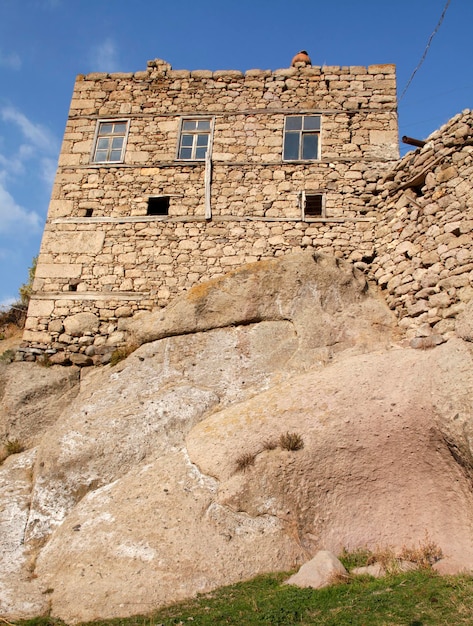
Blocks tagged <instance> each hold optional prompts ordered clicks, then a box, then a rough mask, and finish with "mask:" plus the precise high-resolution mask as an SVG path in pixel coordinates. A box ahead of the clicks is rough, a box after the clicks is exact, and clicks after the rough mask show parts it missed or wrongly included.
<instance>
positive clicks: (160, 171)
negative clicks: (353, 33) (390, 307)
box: [24, 60, 398, 362]
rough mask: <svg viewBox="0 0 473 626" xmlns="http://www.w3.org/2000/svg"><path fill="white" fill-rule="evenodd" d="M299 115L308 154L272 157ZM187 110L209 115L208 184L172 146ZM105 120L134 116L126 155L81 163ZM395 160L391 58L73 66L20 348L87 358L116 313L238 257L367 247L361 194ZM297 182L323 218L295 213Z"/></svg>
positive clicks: (153, 302) (98, 349) (102, 343)
mask: <svg viewBox="0 0 473 626" xmlns="http://www.w3.org/2000/svg"><path fill="white" fill-rule="evenodd" d="M294 114H298V115H303V114H309V115H320V117H321V132H320V141H321V154H320V159H318V160H317V161H295V162H284V161H283V159H282V145H283V134H284V120H285V117H286V116H287V115H294ZM189 115H190V116H192V115H205V116H209V117H211V118H212V124H213V134H212V148H211V160H212V171H211V179H210V184H209V185H208V189H206V166H205V163H204V162H202V161H179V159H177V144H178V137H179V127H180V126H179V125H180V120H181V119H182V117H183V116H189ZM104 119H106V120H118V121H129V134H128V138H127V146H126V153H125V158H124V161H123V163H119V164H116V163H113V164H112V163H111V164H106V165H104V164H96V163H93V162H92V153H93V147H94V140H95V134H96V128H97V124H98V122H99V121H103V120H104ZM397 158H398V147H397V113H396V81H395V69H394V66H392V65H373V66H369V67H367V68H365V67H305V66H298V67H295V68H287V69H282V70H276V71H275V72H270V71H264V70H250V71H248V72H246V73H245V74H243V73H241V72H237V71H218V72H210V71H194V72H188V71H184V70H177V71H175V70H172V69H171V67H170V66H169V65H168V64H167V63H165V62H163V61H160V60H156V61H152V62H149V63H148V68H147V70H146V71H144V72H136V73H134V74H111V75H108V74H89V75H87V76H79V77H78V78H77V81H76V85H75V88H74V94H73V97H72V101H71V107H70V113H69V118H68V122H67V126H66V131H65V134H64V141H63V146H62V150H61V155H60V159H59V166H58V172H57V176H56V180H55V184H54V188H53V193H52V198H51V203H50V208H49V212H48V219H47V224H46V227H45V232H44V236H43V241H42V245H41V250H40V255H39V260H38V266H37V272H36V279H35V283H34V294H33V298H32V300H31V303H30V308H29V312H28V319H27V325H26V330H25V335H24V340H25V343H26V344H27V346H28V349H29V350H30V353H31V352H32V353H35V352H38V353H41V352H43V351H45V350H46V351H47V352H49V353H51V354H53V353H55V352H56V351H64V350H66V351H67V352H68V353H71V354H72V355H74V354H76V355H77V354H80V355H82V356H84V355H85V356H86V357H87V358H89V359H90V358H93V359H94V362H97V360H99V359H100V358H102V357H101V353H106V352H107V350H108V351H110V350H111V349H112V348H113V347H114V346H116V345H120V342H121V340H122V336H121V335H120V333H119V331H118V330H117V329H118V320H119V319H120V317H123V316H128V315H132V314H133V313H134V312H135V311H137V310H142V309H151V308H153V307H155V306H165V305H166V304H167V303H168V302H169V300H170V298H172V297H173V296H175V295H176V294H178V293H179V292H181V291H182V290H184V289H186V288H189V287H190V286H191V285H192V284H195V283H196V282H199V281H203V280H207V279H208V278H211V277H214V276H218V275H221V274H223V273H224V272H225V271H227V270H228V268H231V267H232V266H234V265H237V264H241V263H245V262H251V261H256V260H259V259H264V258H269V257H271V256H273V255H279V254H285V253H286V252H290V251H293V250H296V249H300V248H306V247H310V248H314V249H316V250H319V251H321V252H327V253H330V254H336V255H337V256H341V257H344V258H348V259H350V260H353V261H367V260H369V259H370V258H371V257H372V256H373V254H374V252H373V238H374V237H373V227H374V225H375V223H376V215H374V213H373V212H371V214H368V212H369V211H371V209H370V206H369V204H370V200H371V198H372V194H373V193H374V191H375V189H376V186H377V181H378V179H379V175H380V172H383V171H386V170H387V169H388V168H389V166H392V165H393V163H394V162H395V160H396V159H397ZM207 177H208V172H207ZM208 182H209V181H207V183H208ZM303 192H309V193H310V192H312V193H321V194H323V195H324V202H325V211H324V215H323V217H320V218H311V219H310V218H304V216H303V214H302V209H301V197H302V193H303ZM206 194H207V196H206ZM156 195H166V196H168V197H169V198H170V206H169V215H167V216H149V215H147V206H148V199H149V197H151V196H156ZM206 201H207V203H210V206H211V212H212V215H211V219H209V216H208V215H207V219H206ZM82 314H86V315H87V318H84V317H83V318H82V319H83V323H82V324H73V323H70V318H74V319H75V320H76V321H77V319H78V318H77V315H82ZM85 320H88V321H85ZM76 361H77V362H79V361H80V359H79V357H78V356H77V357H76ZM86 362H89V361H86Z"/></svg>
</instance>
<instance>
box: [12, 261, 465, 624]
mask: <svg viewBox="0 0 473 626" xmlns="http://www.w3.org/2000/svg"><path fill="white" fill-rule="evenodd" d="M126 331H127V332H128V333H130V337H133V338H135V339H136V338H137V337H138V338H139V340H140V341H141V342H146V343H145V344H144V345H142V346H141V347H140V348H138V349H137V350H136V351H135V352H134V353H133V354H132V355H130V356H129V357H128V358H127V359H126V360H124V361H123V362H121V363H120V364H119V365H117V366H115V367H110V366H107V367H105V368H100V369H90V370H89V371H87V370H82V374H81V382H80V391H79V393H78V395H77V396H76V397H75V399H74V401H71V402H70V403H69V405H68V406H67V407H66V408H65V409H64V410H62V411H61V412H60V411H59V409H58V411H57V414H56V416H55V420H54V423H52V421H49V422H48V427H47V428H45V429H42V430H41V433H40V432H39V431H38V433H37V436H36V438H35V439H34V440H32V443H34V444H35V447H34V448H31V449H29V450H28V451H27V452H25V453H23V454H20V455H15V456H12V457H9V458H8V459H7V460H6V461H5V462H4V464H3V466H2V467H0V490H1V492H2V496H1V498H0V543H1V552H2V554H3V561H4V563H3V566H2V568H0V590H1V593H0V598H1V599H0V607H1V608H0V611H1V612H2V614H4V615H6V616H11V617H12V616H27V615H33V614H37V613H39V612H47V611H51V612H52V615H54V616H58V617H61V618H63V619H64V620H66V621H67V622H70V623H72V622H78V621H81V620H88V619H94V618H100V617H113V616H121V615H122V616H123V615H130V614H136V613H143V612H147V611H149V610H151V609H153V607H155V606H158V605H162V604H166V603H169V602H172V601H175V600H178V599H181V598H185V597H189V596H191V595H193V594H195V593H197V592H199V591H208V590H210V589H212V588H215V587H216V586H219V585H222V584H227V583H231V582H234V581H237V580H241V579H242V578H247V577H251V576H253V575H255V574H258V573H260V572H263V571H268V570H286V569H290V568H292V567H295V566H296V565H299V564H301V563H303V562H305V561H307V560H308V559H309V558H311V556H313V554H315V552H317V550H319V549H322V548H325V549H331V550H333V551H335V552H337V551H338V550H339V549H341V548H342V547H347V548H355V547H357V546H372V547H375V546H378V545H382V544H389V545H392V546H395V545H401V544H403V543H406V544H415V543H417V542H418V541H421V540H422V539H423V538H424V536H425V533H426V531H427V532H428V533H429V536H430V538H431V539H432V540H434V541H436V542H438V543H439V545H440V546H441V548H442V549H443V551H444V553H445V554H446V555H447V557H449V558H452V559H456V561H455V563H457V567H465V568H473V545H472V540H471V537H473V533H472V530H473V528H472V526H473V496H472V492H471V480H470V476H471V471H472V468H473V463H472V462H471V458H472V456H471V451H470V443H469V442H470V440H471V437H470V429H471V426H470V425H471V424H472V420H471V417H472V416H471V400H470V398H471V397H472V395H471V393H472V391H473V373H472V372H473V367H472V365H473V363H472V359H473V355H472V347H471V344H470V343H468V342H466V341H463V340H461V339H452V340H451V341H449V342H447V343H445V344H443V345H441V346H439V347H437V348H434V349H432V350H431V351H418V350H417V351H414V350H411V349H409V348H405V347H403V346H401V345H400V344H396V338H397V334H396V333H397V331H396V322H395V319H394V317H393V316H392V314H391V312H390V311H389V309H388V308H387V306H386V305H385V303H384V302H383V300H382V299H381V298H380V297H379V294H378V293H377V292H376V291H373V290H372V289H371V288H370V287H369V285H368V283H367V282H366V279H365V277H364V275H363V274H362V273H361V272H358V271H357V270H354V269H353V267H352V266H351V265H349V264H345V263H343V262H340V261H336V260H335V259H330V258H326V257H315V258H314V256H312V255H311V254H298V255H294V256H291V257H284V258H282V259H277V260H274V261H270V262H264V263H262V264H254V265H251V266H245V267H243V268H241V269H240V270H236V271H234V272H232V273H230V274H229V275H227V276H226V277H224V278H222V279H219V280H217V281H212V282H210V283H209V284H203V285H201V286H199V287H196V288H194V289H192V290H190V292H188V293H187V294H184V295H183V296H182V297H181V298H179V299H177V300H176V301H175V302H174V304H173V305H172V306H169V307H168V308H167V309H166V310H165V311H164V312H161V313H159V314H156V315H153V314H151V315H149V316H148V317H145V316H143V317H142V318H141V319H140V321H139V323H136V322H135V321H131V322H130V323H129V325H127V328H126ZM19 365H25V364H19ZM34 367H38V366H34ZM31 375H32V374H31ZM11 384H13V383H12V382H10V383H9V384H7V385H6V387H5V391H4V397H8V394H9V393H10V392H9V385H11ZM25 420H26V421H25V423H26V422H27V418H25ZM18 428H19V429H20V430H21V428H22V426H21V424H19V425H18ZM287 431H290V432H295V433H297V434H298V435H299V436H300V437H302V439H303V442H304V447H303V448H302V449H300V450H297V451H291V450H283V449H281V447H280V446H279V445H275V446H274V445H273V443H272V442H273V441H274V440H276V441H277V440H278V438H279V436H280V435H281V434H282V433H285V432H287ZM268 442H269V443H268ZM244 454H250V455H251V456H252V461H253V464H250V465H249V466H248V467H247V468H246V471H244V470H243V469H242V471H237V468H238V467H239V464H238V461H239V459H240V457H241V456H242V455H244ZM452 511H455V516H454V518H453V517H452V514H451V512H452Z"/></svg>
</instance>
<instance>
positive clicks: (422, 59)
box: [399, 0, 451, 102]
mask: <svg viewBox="0 0 473 626" xmlns="http://www.w3.org/2000/svg"><path fill="white" fill-rule="evenodd" d="M450 2H451V0H447V4H446V5H445V7H444V9H443V11H442V15H441V16H440V19H439V21H438V23H437V26H436V27H435V29H434V31H433V33H432V34H431V35H430V37H429V41H428V42H427V45H426V46H425V50H424V54H423V55H422V58H421V60H420V61H419V63H418V64H417V67H416V68H415V70H414V71H413V72H412V74H411V77H410V78H409V80H408V81H407V85H406V86H405V87H404V90H403V92H402V94H401V97H400V98H399V102H401V100H402V99H403V98H404V95H405V94H406V91H407V90H408V88H409V86H410V84H411V83H412V80H413V78H414V76H415V75H416V73H417V71H418V70H419V68H420V66H421V65H422V63H423V62H424V61H425V57H426V56H427V52H428V51H429V48H430V44H431V43H432V39H433V38H434V37H435V35H436V34H437V31H438V29H439V28H440V25H441V24H442V22H443V18H444V17H445V13H446V12H447V9H448V5H449V4H450Z"/></svg>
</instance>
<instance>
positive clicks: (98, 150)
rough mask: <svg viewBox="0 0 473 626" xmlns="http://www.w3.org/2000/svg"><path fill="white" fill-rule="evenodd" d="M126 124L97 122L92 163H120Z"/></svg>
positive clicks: (123, 152)
mask: <svg viewBox="0 0 473 626" xmlns="http://www.w3.org/2000/svg"><path fill="white" fill-rule="evenodd" d="M127 134H128V122H126V121H123V120H122V121H119V122H115V121H111V120H107V121H105V122H99V124H98V126H97V137H96V140H95V148H94V156H93V162H94V163H121V162H122V161H123V159H124V156H125V145H126V137H127Z"/></svg>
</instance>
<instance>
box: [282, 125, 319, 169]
mask: <svg viewBox="0 0 473 626" xmlns="http://www.w3.org/2000/svg"><path fill="white" fill-rule="evenodd" d="M318 158H320V115H291V116H289V117H286V120H285V124H284V150H283V160H284V161H314V160H316V159H318Z"/></svg>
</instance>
